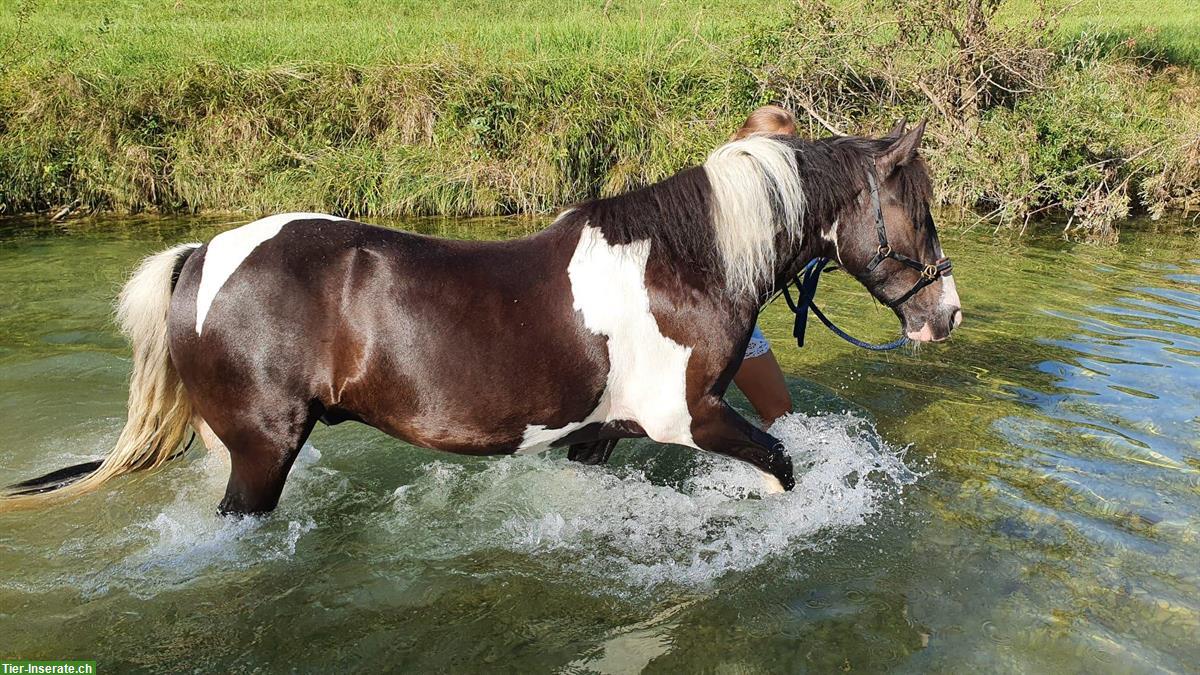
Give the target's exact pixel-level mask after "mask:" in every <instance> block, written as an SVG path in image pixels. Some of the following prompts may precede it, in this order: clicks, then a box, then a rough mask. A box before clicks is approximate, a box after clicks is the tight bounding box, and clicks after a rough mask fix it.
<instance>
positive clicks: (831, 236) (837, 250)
mask: <svg viewBox="0 0 1200 675" xmlns="http://www.w3.org/2000/svg"><path fill="white" fill-rule="evenodd" d="M839 224H841V221H840V220H838V219H836V218H835V219H834V221H833V225H830V226H829V231H828V232H826V231H824V230H822V231H821V238H822V239H824V240H825V241H828V242H830V243H832V244H833V256H834V259H836V260H837V261H838V264H839V265H840V264H842V249H841V247H840V246H838V225H839Z"/></svg>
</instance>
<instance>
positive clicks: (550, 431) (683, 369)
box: [518, 226, 696, 453]
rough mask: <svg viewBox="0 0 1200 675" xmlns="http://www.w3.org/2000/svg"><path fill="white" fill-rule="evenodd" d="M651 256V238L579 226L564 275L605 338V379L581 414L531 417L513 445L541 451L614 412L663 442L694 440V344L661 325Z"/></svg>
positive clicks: (591, 326) (586, 319)
mask: <svg viewBox="0 0 1200 675" xmlns="http://www.w3.org/2000/svg"><path fill="white" fill-rule="evenodd" d="M649 257H650V241H649V240H642V241H635V242H632V243H629V244H618V245H616V246H612V245H610V244H609V243H608V242H607V241H606V240H605V239H604V235H603V233H601V231H600V230H599V229H598V228H594V227H590V226H584V228H583V230H582V232H581V233H580V235H579V245H578V246H577V247H576V248H575V254H574V255H573V256H572V257H571V262H570V264H569V265H567V276H568V277H569V278H570V280H571V293H572V295H573V296H574V303H573V306H574V308H575V310H576V311H578V312H580V313H581V314H582V315H583V323H584V325H585V326H587V328H588V330H590V331H592V332H593V333H596V334H597V335H604V336H606V337H607V338H608V362H609V370H608V382H607V384H606V386H605V390H604V393H603V394H601V396H600V402H599V404H597V406H596V408H595V410H593V411H592V412H591V413H590V414H588V415H587V417H585V418H584V419H582V420H580V421H578V422H571V423H568V424H565V425H563V426H561V427H558V428H549V427H546V426H545V425H541V424H530V425H528V426H527V427H526V428H525V433H524V436H523V437H522V438H521V444H520V446H518V452H522V453H531V452H540V451H541V450H544V449H545V448H546V446H548V445H549V444H550V443H552V442H554V441H556V440H558V439H560V438H562V437H563V436H566V435H567V434H569V433H570V432H572V431H574V430H575V429H578V428H580V427H583V426H585V425H588V424H592V423H593V422H611V421H614V420H632V421H634V422H637V423H638V424H639V425H641V427H642V429H644V430H645V431H646V435H647V436H649V437H650V438H652V439H654V440H656V441H658V442H660V443H677V444H680V445H687V446H691V447H693V448H694V447H696V444H695V442H693V441H692V416H691V413H689V412H688V407H687V364H688V359H689V358H690V357H691V355H692V348H691V347H684V346H683V345H681V344H679V343H677V342H675V341H674V340H671V339H670V338H668V337H666V336H665V335H663V334H662V333H661V332H660V331H659V330H658V322H657V321H656V320H655V319H654V315H653V314H651V313H650V294H649V291H648V290H647V289H646V261H647V259H649Z"/></svg>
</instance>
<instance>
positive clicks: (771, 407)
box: [729, 105, 796, 427]
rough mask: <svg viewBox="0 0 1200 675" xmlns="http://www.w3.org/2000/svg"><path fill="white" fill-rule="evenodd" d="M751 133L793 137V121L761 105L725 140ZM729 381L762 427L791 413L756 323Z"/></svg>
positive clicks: (780, 377) (775, 363)
mask: <svg viewBox="0 0 1200 675" xmlns="http://www.w3.org/2000/svg"><path fill="white" fill-rule="evenodd" d="M752 134H780V135H787V136H794V135H795V134H796V120H795V118H794V117H792V114H791V113H789V112H788V111H786V110H784V109H783V108H780V107H779V106H774V105H765V106H763V107H761V108H759V109H758V110H755V111H754V112H752V113H750V117H749V118H747V119H746V123H745V124H743V125H742V128H741V129H738V130H737V132H736V133H734V134H733V136H731V137H730V138H729V140H731V141H736V140H738V139H741V138H746V137H747V136H750V135H752ZM733 383H734V384H736V385H737V388H738V389H739V390H741V392H742V393H743V394H745V395H746V399H747V400H748V401H750V405H752V406H754V411H755V412H757V413H758V416H759V418H760V419H762V423H763V426H765V427H769V426H771V424H772V423H774V422H775V420H776V419H778V418H779V417H781V416H783V415H786V414H788V413H790V412H792V395H791V392H789V391H788V388H787V384H786V383H785V382H784V380H783V371H781V370H780V369H779V362H778V361H776V360H775V354H774V353H773V352H772V351H771V343H770V342H768V341H767V338H766V337H765V336H763V332H762V329H760V328H759V327H758V326H755V327H754V333H753V335H751V336H750V343H749V344H748V345H746V355H745V356H744V357H743V359H742V365H741V367H740V368H738V371H737V374H735V375H734V376H733Z"/></svg>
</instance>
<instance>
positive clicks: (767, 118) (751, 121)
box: [729, 105, 796, 141]
mask: <svg viewBox="0 0 1200 675" xmlns="http://www.w3.org/2000/svg"><path fill="white" fill-rule="evenodd" d="M795 133H796V118H795V117H793V116H792V114H791V113H790V112H788V111H786V110H784V109H783V108H780V107H779V106H777V105H764V106H763V107H761V108H759V109H757V110H755V111H754V112H752V113H750V116H749V117H747V118H746V123H745V124H743V125H742V128H741V129H738V130H737V132H735V133H734V134H733V136H730V137H729V140H731V141H736V140H739V139H742V138H746V137H748V136H750V135H751V134H784V135H795Z"/></svg>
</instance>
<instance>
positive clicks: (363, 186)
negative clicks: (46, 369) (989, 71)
mask: <svg viewBox="0 0 1200 675" xmlns="http://www.w3.org/2000/svg"><path fill="white" fill-rule="evenodd" d="M101 4H102V6H103V3H101ZM476 4H477V5H479V7H475V8H474V9H472V10H470V11H467V10H463V11H462V12H457V13H451V12H447V11H445V10H433V9H428V8H422V7H421V6H420V5H416V4H414V5H411V6H410V5H408V4H407V3H398V6H397V7H389V8H388V10H387V11H388V12H389V13H388V14H387V15H386V16H385V15H384V14H383V13H381V12H383V10H369V11H364V10H359V9H357V8H355V7H352V6H350V4H345V5H342V4H338V5H336V6H334V7H333V8H329V7H328V6H326V5H323V4H320V3H297V4H295V5H290V6H289V7H290V9H289V11H284V10H285V9H288V7H285V6H284V5H278V6H276V7H275V9H276V10H278V12H277V13H276V14H275V15H273V16H268V17H267V19H266V20H263V17H262V16H254V15H249V14H239V13H238V12H237V11H236V10H229V9H224V8H222V7H221V5H220V3H207V2H199V3H194V2H186V3H175V6H176V8H175V9H169V8H168V7H169V3H168V4H167V5H164V6H163V7H158V8H157V9H156V10H153V11H150V12H146V13H144V14H135V13H131V10H128V9H123V6H122V5H120V4H119V3H113V4H112V6H111V7H108V8H107V10H108V12H107V13H103V12H96V13H93V14H91V15H90V16H89V15H87V14H85V13H79V12H76V11H74V10H72V9H71V7H70V5H69V4H67V3H32V4H30V3H26V4H25V5H22V6H23V7H27V8H29V9H28V10H27V11H26V12H25V15H24V17H23V18H22V17H19V16H17V15H16V14H14V15H12V16H6V17H5V18H4V19H3V21H2V22H0V27H2V28H3V30H4V33H3V35H4V36H5V38H4V39H5V40H6V42H4V43H0V54H3V55H4V56H0V209H2V210H3V212H6V213H17V212H30V211H37V212H52V213H56V214H57V213H64V215H69V214H71V213H81V212H88V211H96V210H113V211H118V212H137V211H144V210H159V211H165V212H178V211H191V212H196V211H230V210H236V211H246V212H252V213H259V212H261V213H265V212H271V211H279V210H321V211H331V212H336V213H340V214H348V215H364V216H399V215H411V214H435V213H436V214H447V215H486V214H503V213H516V212H530V211H534V212H538V211H547V210H551V209H554V208H555V207H557V206H560V205H562V204H566V203H569V202H572V201H575V200H578V199H582V198H586V197H590V196H595V195H602V194H611V193H614V192H619V191H622V190H627V189H630V188H632V187H636V186H638V185H642V184H645V183H646V182H649V181H653V180H657V179H660V178H663V177H665V176H667V175H670V174H671V173H674V172H675V171H677V170H678V169H679V168H681V167H683V166H686V165H688V164H693V163H696V162H699V161H702V159H703V157H704V156H705V154H706V153H707V151H708V150H710V149H711V148H713V147H715V146H716V145H717V144H719V143H720V142H721V141H723V140H724V139H725V138H726V137H727V135H728V134H729V132H730V131H731V130H732V129H735V128H736V127H737V126H738V125H739V124H740V122H741V121H742V119H743V118H744V116H745V114H746V112H747V111H748V110H750V109H752V108H753V107H755V106H756V105H758V104H760V103H763V102H767V101H772V100H780V101H783V102H785V103H786V104H788V105H789V106H791V107H793V108H795V109H797V111H798V113H799V114H800V116H801V121H802V124H803V129H802V133H805V134H808V135H812V136H817V135H825V134H828V133H829V131H828V129H829V128H835V129H837V130H839V131H845V132H850V133H879V132H882V131H883V130H885V129H886V128H887V127H888V126H890V122H891V121H892V120H893V119H894V118H895V117H898V116H900V115H909V116H911V117H917V116H922V115H927V116H929V117H931V119H932V127H931V133H930V134H929V137H930V141H929V147H928V153H929V155H930V157H931V163H932V165H933V167H934V173H935V176H936V178H937V184H938V185H937V200H938V202H939V204H941V205H943V206H960V207H964V208H977V209H982V210H983V211H994V213H995V215H996V217H997V220H998V222H1003V223H1009V224H1017V225H1020V224H1022V223H1024V222H1025V219H1026V218H1027V217H1029V216H1031V215H1037V214H1040V213H1046V212H1055V211H1057V212H1059V213H1061V212H1062V211H1066V212H1069V213H1074V214H1076V215H1077V216H1078V219H1077V221H1073V222H1075V223H1076V224H1082V226H1083V227H1084V228H1086V229H1088V230H1089V231H1093V232H1095V233H1097V234H1098V235H1099V236H1102V237H1103V236H1105V235H1106V233H1107V232H1108V231H1109V230H1110V228H1109V227H1108V226H1109V224H1110V223H1111V222H1112V221H1114V220H1116V219H1119V218H1120V217H1122V216H1123V215H1125V213H1126V212H1127V211H1128V210H1129V209H1130V208H1133V209H1144V210H1147V211H1150V212H1151V213H1154V214H1157V213H1161V212H1163V211H1165V210H1169V209H1185V210H1186V209H1188V208H1196V207H1197V206H1200V199H1198V198H1197V195H1198V194H1200V133H1198V132H1197V129H1200V75H1198V74H1197V71H1196V69H1195V68H1194V62H1193V61H1192V59H1194V58H1195V52H1194V51H1189V47H1188V45H1189V44H1190V43H1189V42H1188V40H1190V39H1194V37H1189V38H1185V37H1182V36H1183V35H1184V32H1183V31H1181V30H1179V26H1183V25H1185V24H1186V19H1185V18H1181V17H1183V15H1184V14H1185V13H1186V11H1187V10H1184V9H1183V4H1182V3H1181V4H1179V5H1178V7H1177V8H1175V9H1170V8H1168V10H1166V11H1163V12H1158V13H1157V15H1158V18H1159V19H1160V20H1161V21H1163V22H1164V25H1163V26H1160V27H1158V29H1157V31H1156V32H1154V31H1152V32H1146V31H1145V30H1143V31H1142V32H1141V33H1139V32H1137V31H1138V27H1137V24H1131V23H1129V21H1132V19H1121V20H1120V21H1118V20H1117V19H1116V18H1114V19H1113V21H1114V27H1113V28H1112V30H1110V31H1107V32H1105V31H1097V30H1096V29H1095V28H1094V26H1093V24H1091V23H1088V21H1089V20H1090V19H1089V20H1085V19H1081V18H1079V16H1091V15H1089V14H1086V13H1084V14H1082V15H1079V16H1075V17H1074V18H1072V17H1067V18H1064V19H1061V20H1060V21H1059V23H1058V24H1056V26H1055V27H1054V28H1053V30H1049V29H1046V30H1042V29H1037V28H1030V27H1029V25H1027V24H1028V22H1025V21H1024V18H1023V17H1025V15H1026V14H1027V13H1028V12H1032V10H1031V9H1029V8H1025V7H1024V5H1023V4H1022V3H1017V4H1014V5H1012V6H1011V7H1009V8H1006V10H1005V11H1007V12H1009V15H1004V14H1001V15H998V16H997V18H996V22H995V23H996V25H997V26H998V27H1001V28H1003V31H994V32H993V33H992V36H998V37H995V39H994V40H993V42H990V43H988V44H993V43H995V44H998V45H999V46H1000V47H1003V48H1004V49H1009V48H1010V47H1011V46H1012V45H1014V44H1015V45H1017V46H1018V47H1020V48H1022V49H1024V50H1026V51H1024V52H1018V53H1015V54H1009V53H1008V52H1003V55H1005V58H1008V57H1010V56H1011V57H1012V58H1017V63H1018V65H1020V66H1021V67H1025V66H1029V67H1030V68H1032V70H1031V71H1030V72H1029V73H1026V72H1025V71H1024V70H1022V71H1021V72H1022V73H1023V74H1024V75H1028V78H1027V79H1029V81H1028V82H1026V81H1025V80H1022V81H1021V82H1020V84H1021V85H1022V86H1020V87H1016V88H1015V89H1014V91H1015V93H1011V94H1005V93H1004V91H1003V90H1004V88H1005V87H1006V86H1007V87H1010V88H1012V83H1011V82H1007V81H1003V80H1002V79H1001V81H998V82H996V83H995V84H996V86H997V87H999V88H998V89H995V90H994V91H993V92H992V93H993V94H994V95H992V96H990V98H989V97H988V96H987V93H988V92H986V91H983V92H980V93H979V101H980V102H981V104H980V105H979V106H978V114H977V115H975V116H974V118H973V119H970V120H966V119H964V118H963V116H962V114H961V113H960V111H959V109H958V108H959V106H958V98H956V97H958V93H957V92H956V93H955V94H954V96H949V95H947V94H946V93H945V91H946V90H947V87H946V86H942V85H943V84H945V82H943V81H942V80H939V79H938V78H943V79H944V77H946V74H945V73H941V72H940V71H938V72H934V70H931V69H929V68H927V67H924V66H923V65H921V64H920V63H918V62H917V61H916V60H915V59H917V58H923V57H927V56H928V52H929V48H928V44H921V43H918V42H917V41H914V40H909V41H908V42H904V41H903V40H900V39H899V38H897V37H896V36H892V35H890V33H888V31H887V29H884V30H883V32H882V35H883V37H882V38H880V35H881V33H880V32H879V30H877V29H876V30H874V31H872V30H868V29H866V28H862V30H861V31H859V32H860V33H861V34H857V35H856V34H855V30H858V29H859V28H861V27H862V26H866V25H867V23H866V21H867V20H866V19H862V18H861V17H862V16H865V15H864V14H863V13H862V12H861V11H859V12H857V13H856V12H855V10H854V8H853V7H851V8H847V7H846V5H851V4H852V3H850V2H846V3H839V6H838V7H836V8H831V7H829V6H825V5H820V4H817V3H811V2H803V3H800V4H798V5H792V4H790V3H783V2H781V3H777V4H770V3H768V4H767V5H758V6H757V7H759V8H760V11H757V12H756V11H751V7H750V4H749V3H739V2H730V3H721V5H720V7H718V8H715V9H711V10H706V9H704V8H703V7H701V6H700V5H699V4H697V5H694V6H692V5H689V4H687V3H679V4H678V5H671V6H670V8H669V9H663V10H662V11H653V10H654V9H655V7H657V5H653V6H651V5H650V4H645V3H628V4H625V5H620V6H616V7H611V6H610V5H611V4H612V3H605V4H603V5H601V4H597V5H596V6H594V7H593V6H591V5H588V6H586V7H581V6H579V5H577V4H570V3H562V6H561V7H559V8H558V9H560V10H561V11H559V12H557V13H555V14H553V16H554V17H555V18H553V19H547V18H546V17H547V16H548V15H550V12H548V11H547V10H545V9H544V8H542V9H539V8H538V6H537V5H536V4H535V3H520V2H518V3H515V4H513V5H512V7H511V8H510V10H511V11H510V13H509V14H508V15H507V16H506V18H504V19H498V20H496V21H491V20H489V21H483V20H481V19H480V18H479V17H480V16H483V15H484V14H485V13H486V12H484V11H483V10H485V9H487V8H488V7H491V3H488V2H480V3H476ZM898 4H899V5H903V3H898ZM1133 4H1137V3H1133ZM268 6H273V5H272V4H271V3H268ZM506 6H507V4H506ZM1171 7H1175V5H1172V6H1171ZM1085 9H1086V8H1085ZM372 12H375V13H374V14H373V13H372ZM268 14H269V11H268ZM323 15H324V19H322V17H323ZM1006 16H1007V18H1006ZM1014 17H1015V18H1014ZM884 18H886V17H884ZM838 21H842V22H843V23H842V24H838ZM1121 21H1124V22H1125V23H1121ZM1072 22H1074V23H1072ZM845 25H849V26H850V27H851V30H844V29H843V28H844V27H845ZM814 30H815V31H816V33H815V37H814V32H813V31H814ZM1036 30H1042V33H1040V34H1037V35H1034V36H1033V37H1032V38H1030V31H1036ZM1009 34H1011V35H1010V38H1011V39H1010V38H1005V35H1009ZM1013 36H1015V37H1013ZM1016 38H1020V39H1016ZM932 39H933V40H934V41H935V42H937V40H939V39H940V38H939V37H938V36H936V35H935V36H932ZM989 39H992V37H990V36H989ZM1005 39H1009V42H1005ZM1014 40H1015V42H1014ZM937 44H939V45H942V46H940V47H939V49H940V50H941V52H944V53H946V54H952V53H953V49H952V48H948V47H945V45H944V44H943V43H942V42H937ZM905 58H908V59H909V60H908V61H906V60H905ZM926 60H928V59H927V58H926ZM914 64H916V65H914ZM1002 65H1005V66H1007V65H1009V64H1008V63H1007V62H1006V63H1003V64H1002ZM918 66H919V67H918ZM897 72H900V73H903V76H897V75H896V74H895V73H897ZM1026 85H1028V86H1026ZM989 86H990V85H989Z"/></svg>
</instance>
